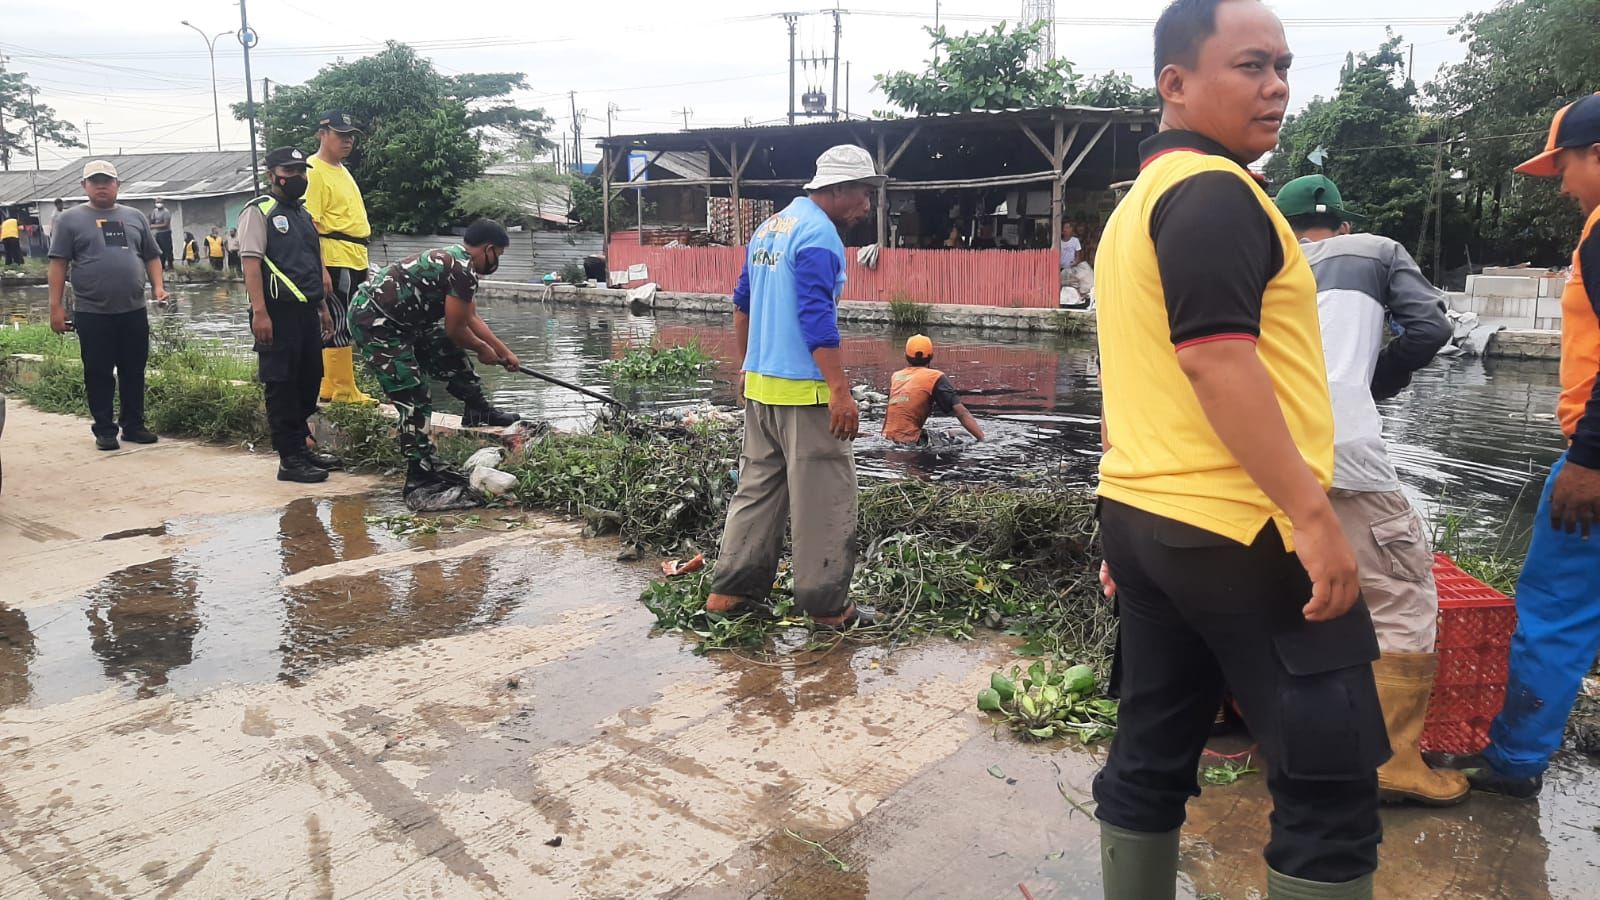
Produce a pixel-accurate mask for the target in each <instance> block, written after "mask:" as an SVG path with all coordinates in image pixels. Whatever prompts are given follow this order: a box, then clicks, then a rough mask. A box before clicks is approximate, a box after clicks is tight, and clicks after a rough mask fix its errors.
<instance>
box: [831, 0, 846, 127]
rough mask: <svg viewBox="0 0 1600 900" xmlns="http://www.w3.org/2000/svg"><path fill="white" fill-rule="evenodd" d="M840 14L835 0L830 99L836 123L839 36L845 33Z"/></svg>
mask: <svg viewBox="0 0 1600 900" xmlns="http://www.w3.org/2000/svg"><path fill="white" fill-rule="evenodd" d="M839 13H840V10H839V4H838V0H834V6H833V63H832V68H833V94H832V95H831V97H830V99H831V100H832V101H833V120H834V121H835V122H837V121H839V34H840V32H841V31H843V26H842V25H841V24H840V21H839Z"/></svg>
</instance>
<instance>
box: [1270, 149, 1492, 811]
mask: <svg viewBox="0 0 1600 900" xmlns="http://www.w3.org/2000/svg"><path fill="white" fill-rule="evenodd" d="M1276 202H1277V205H1278V210H1279V211H1280V212H1282V213H1283V215H1284V217H1285V218H1287V219H1288V220H1289V224H1290V226H1291V227H1293V228H1294V230H1295V234H1297V235H1299V237H1300V241H1301V249H1303V250H1304V251H1305V255H1306V260H1307V261H1308V262H1310V263H1311V271H1312V272H1313V273H1315V275H1316V278H1317V312H1318V315H1319V317H1320V318H1321V321H1322V346H1323V354H1324V356H1325V357H1326V359H1327V365H1328V389H1329V393H1330V395H1331V396H1332V399H1333V428H1334V471H1333V490H1332V492H1331V494H1330V497H1331V499H1332V501H1333V509H1334V512H1335V513H1337V514H1338V516H1339V522H1340V525H1342V526H1343V529H1344V532H1345V536H1346V537H1347V538H1348V539H1349V540H1350V544H1351V546H1352V547H1354V548H1355V551H1356V561H1357V563H1358V564H1359V565H1360V568H1361V592H1362V595H1363V596H1364V597H1365V598H1366V601H1367V606H1368V608H1369V609H1370V610H1371V612H1372V623H1373V625H1374V626H1375V627H1376V628H1377V632H1378V646H1379V648H1380V649H1381V650H1382V653H1383V655H1382V657H1381V658H1380V659H1379V660H1378V661H1377V662H1375V663H1373V666H1372V668H1373V674H1374V676H1375V677H1376V680H1377V683H1378V697H1379V700H1380V701H1381V702H1382V705H1383V713H1384V721H1385V724H1386V725H1387V727H1388V730H1389V741H1390V744H1391V746H1392V748H1393V750H1394V756H1393V757H1392V758H1391V759H1390V760H1389V762H1387V763H1385V764H1384V765H1383V766H1382V767H1381V768H1379V769H1378V788H1379V795H1380V796H1381V797H1382V798H1383V799H1384V800H1385V801H1387V802H1403V801H1412V802H1418V803H1424V804H1427V805H1430V806H1446V805H1450V804H1454V803H1459V802H1461V801H1462V800H1465V799H1466V797H1467V791H1468V785H1467V781H1466V778H1465V777H1463V776H1461V775H1460V773H1457V772H1453V771H1446V770H1438V771H1436V770H1433V769H1430V768H1429V767H1428V765H1427V763H1425V762H1423V760H1422V756H1421V752H1420V750H1419V748H1418V745H1417V741H1418V739H1419V738H1420V737H1421V735H1422V726H1423V720H1424V719H1425V718H1426V717H1427V712H1428V697H1429V695H1430V694H1432V692H1433V679H1434V673H1435V671H1436V670H1437V667H1438V657H1437V656H1436V655H1435V653H1434V639H1435V636H1436V634H1437V628H1438V622H1439V596H1438V591H1437V588H1436V587H1435V585H1434V581H1433V550H1432V548H1431V547H1430V546H1429V545H1428V536H1427V527H1426V525H1425V524H1424V522H1423V521H1422V517H1421V516H1419V515H1417V512H1416V510H1415V509H1413V508H1412V506H1411V502H1410V501H1409V500H1407V499H1406V496H1405V493H1404V492H1402V491H1401V489H1400V479H1399V476H1398V475H1397V474H1396V472H1395V468H1394V464H1393V463H1392V462H1390V460H1389V452H1388V448H1387V446H1386V445H1385V444H1384V441H1383V419H1382V417H1381V416H1380V415H1379V414H1378V406H1377V401H1379V400H1384V399H1388V398H1389V397H1393V396H1394V395H1395V394H1398V393H1399V392H1400V391H1402V390H1404V389H1405V387H1406V386H1407V385H1409V384H1410V383H1411V374H1412V373H1413V372H1415V371H1416V370H1418V369H1420V368H1422V367H1423V366H1426V365H1427V364H1428V363H1429V362H1431V361H1432V360H1433V358H1434V355H1435V354H1437V353H1438V352H1439V348H1441V347H1443V346H1444V345H1445V343H1446V342H1447V341H1448V340H1449V339H1450V331H1451V329H1450V321H1449V319H1448V318H1447V317H1446V315H1445V304H1444V294H1443V293H1442V292H1441V291H1440V290H1439V289H1438V288H1436V287H1434V286H1433V285H1432V284H1431V283H1429V282H1428V280H1427V279H1426V278H1424V277H1423V276H1422V271H1421V270H1420V269H1418V268H1417V264H1416V262H1415V261H1413V260H1412V258H1411V255H1410V254H1409V253H1407V252H1406V250H1405V248H1404V247H1402V246H1400V244H1399V243H1397V242H1395V241H1392V240H1390V239H1388V238H1386V237H1379V236H1378V235H1375V234H1351V233H1350V222H1351V220H1352V219H1356V218H1358V217H1357V216H1356V215H1355V214H1354V213H1352V212H1351V211H1350V210H1347V209H1345V206H1344V201H1343V198H1341V197H1340V195H1339V189H1338V187H1337V186H1335V185H1334V183H1333V182H1332V181H1331V180H1329V179H1328V178H1326V177H1325V176H1322V175H1308V176H1306V177H1304V178H1296V179H1295V180H1293V181H1291V182H1289V183H1288V184H1286V185H1284V186H1283V189H1282V190H1280V191H1279V192H1278V196H1277V200H1276ZM1390 322H1393V323H1394V325H1395V326H1397V329H1396V330H1397V331H1398V332H1399V335H1398V336H1397V337H1396V338H1395V339H1394V340H1392V341H1390V342H1388V344H1387V345H1385V343H1384V335H1385V331H1386V329H1387V328H1388V326H1389V323H1390Z"/></svg>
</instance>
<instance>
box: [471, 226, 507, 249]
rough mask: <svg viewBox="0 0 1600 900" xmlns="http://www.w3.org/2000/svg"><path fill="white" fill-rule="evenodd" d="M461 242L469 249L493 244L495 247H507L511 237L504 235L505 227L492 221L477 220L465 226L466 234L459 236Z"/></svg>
mask: <svg viewBox="0 0 1600 900" xmlns="http://www.w3.org/2000/svg"><path fill="white" fill-rule="evenodd" d="M461 242H462V243H463V244H466V245H467V246H469V247H482V246H484V245H486V244H493V245H494V246H496V247H501V248H505V247H509V246H510V245H511V235H510V234H507V233H506V227H505V226H504V225H501V224H500V223H499V222H496V221H495V220H493V219H479V220H477V221H476V222H473V223H472V224H471V225H468V226H467V233H466V234H464V235H462V236H461Z"/></svg>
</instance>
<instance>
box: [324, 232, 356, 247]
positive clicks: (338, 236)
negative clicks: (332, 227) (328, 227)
mask: <svg viewBox="0 0 1600 900" xmlns="http://www.w3.org/2000/svg"><path fill="white" fill-rule="evenodd" d="M322 236H323V237H325V238H327V239H328V240H330V241H344V242H345V243H347V244H360V245H361V246H363V247H365V246H366V245H367V238H364V237H356V236H355V235H353V234H345V233H344V232H342V231H326V232H323V234H322Z"/></svg>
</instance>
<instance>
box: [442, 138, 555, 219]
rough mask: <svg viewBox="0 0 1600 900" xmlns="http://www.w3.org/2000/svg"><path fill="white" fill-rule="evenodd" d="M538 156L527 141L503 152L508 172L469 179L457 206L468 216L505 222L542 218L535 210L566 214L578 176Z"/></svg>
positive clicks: (537, 152) (536, 151)
mask: <svg viewBox="0 0 1600 900" xmlns="http://www.w3.org/2000/svg"><path fill="white" fill-rule="evenodd" d="M538 156H539V151H538V150H537V149H535V148H534V147H533V146H532V145H526V144H525V145H522V146H520V147H518V148H517V149H516V150H515V151H513V152H512V153H509V154H506V155H505V157H504V159H503V160H502V162H504V163H508V164H509V166H508V168H509V169H510V170H511V172H510V174H505V175H484V176H483V177H481V178H478V179H476V180H474V181H471V182H468V183H467V184H466V186H465V187H463V188H462V189H461V199H460V200H458V201H457V202H456V206H457V207H458V208H459V209H460V211H461V212H462V213H463V214H465V215H467V216H469V217H472V218H477V217H480V216H487V217H489V218H492V219H498V220H499V221H501V222H503V223H505V224H508V225H512V224H524V225H531V224H533V223H534V222H536V221H542V219H540V218H539V217H538V216H537V215H535V214H536V213H538V212H547V213H548V212H555V213H559V214H560V215H563V216H565V215H568V213H569V212H570V199H571V189H572V186H573V184H574V183H575V182H576V181H577V179H576V178H574V177H572V176H571V175H568V174H566V173H564V172H562V171H561V170H560V169H558V168H557V167H556V166H555V165H554V164H552V163H549V162H545V161H541V160H539V159H538Z"/></svg>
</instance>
